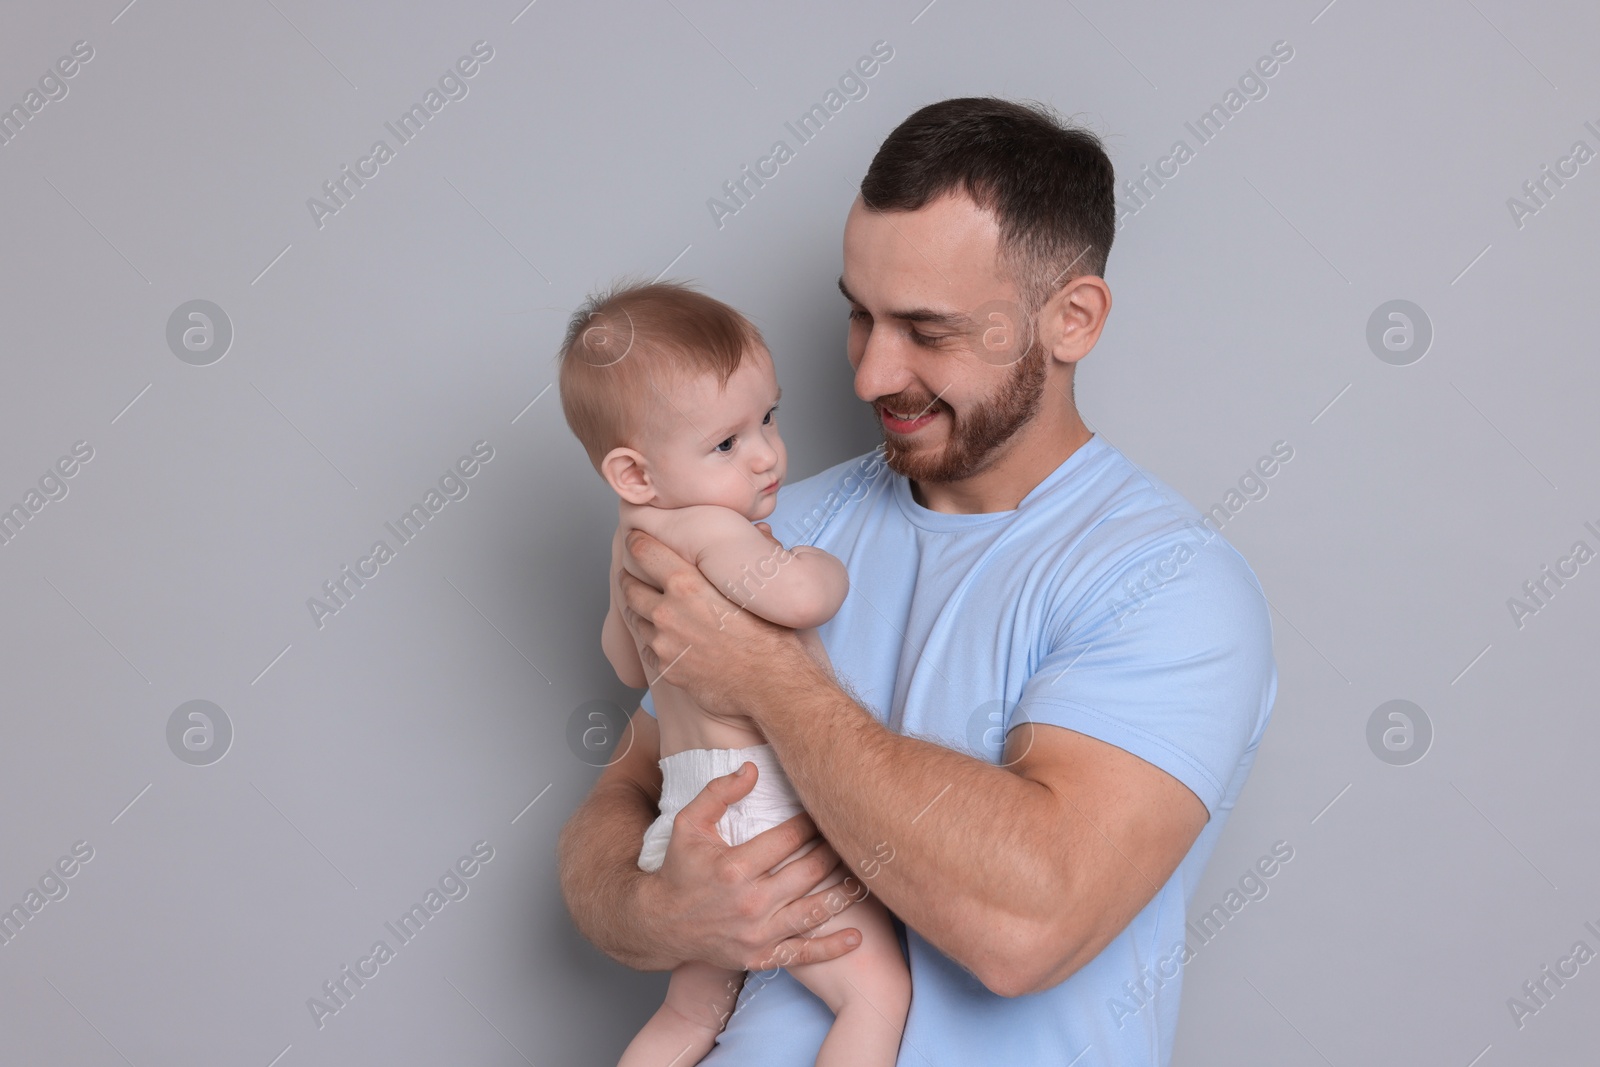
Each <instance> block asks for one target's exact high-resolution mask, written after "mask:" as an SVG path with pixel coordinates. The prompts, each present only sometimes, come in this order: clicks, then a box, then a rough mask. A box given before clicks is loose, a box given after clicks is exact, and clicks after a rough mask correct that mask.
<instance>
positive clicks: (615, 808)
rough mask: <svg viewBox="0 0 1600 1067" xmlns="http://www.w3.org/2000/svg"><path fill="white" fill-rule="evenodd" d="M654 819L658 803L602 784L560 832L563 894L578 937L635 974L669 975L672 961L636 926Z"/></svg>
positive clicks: (627, 788)
mask: <svg viewBox="0 0 1600 1067" xmlns="http://www.w3.org/2000/svg"><path fill="white" fill-rule="evenodd" d="M655 817H656V806H655V803H654V801H652V800H651V799H650V798H649V797H647V796H645V795H644V793H642V792H641V791H640V790H639V789H638V788H637V787H636V786H633V785H631V784H628V783H625V782H613V783H603V784H601V785H599V786H597V787H596V788H595V790H594V791H593V792H592V793H590V794H589V797H588V799H586V800H585V801H584V802H583V806H582V807H580V808H579V809H578V810H577V811H576V812H574V813H573V816H572V818H571V819H569V820H568V821H567V825H566V826H565V827H564V828H563V829H562V831H561V841H560V845H559V853H560V860H559V866H560V875H561V893H562V896H564V897H565V898H566V902H567V910H568V911H569V912H571V913H572V921H573V924H574V925H576V926H577V928H578V932H579V933H581V934H582V935H583V936H584V937H586V938H588V939H589V940H590V941H591V942H592V943H593V944H594V945H595V947H596V948H598V949H600V951H602V952H604V953H605V954H606V955H608V956H610V957H611V958H612V959H614V960H616V961H617V962H618V963H621V964H624V965H625V966H628V967H632V968H633V969H634V970H636V971H666V970H671V969H672V968H673V967H675V966H676V965H677V964H678V963H679V962H681V961H679V960H674V959H671V958H670V957H669V956H668V955H667V954H666V953H665V952H664V950H663V948H662V946H660V945H659V944H657V943H656V942H655V941H654V939H653V938H651V936H650V934H649V932H648V931H647V930H645V929H644V927H643V926H642V925H641V924H640V923H639V922H638V920H637V917H638V916H639V915H641V914H642V912H641V910H640V909H639V908H638V907H636V900H637V898H638V894H639V891H640V889H641V887H642V886H643V884H644V880H645V879H647V878H648V877H649V875H647V874H645V872H644V871H642V870H640V869H639V843H640V841H641V839H642V838H643V836H644V832H645V829H646V828H647V827H648V826H649V825H650V823H651V821H652V820H654V819H655Z"/></svg>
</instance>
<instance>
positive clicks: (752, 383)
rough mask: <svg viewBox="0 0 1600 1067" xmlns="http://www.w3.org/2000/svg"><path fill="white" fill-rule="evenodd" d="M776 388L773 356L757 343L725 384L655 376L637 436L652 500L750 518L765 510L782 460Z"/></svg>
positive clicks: (706, 378)
mask: <svg viewBox="0 0 1600 1067" xmlns="http://www.w3.org/2000/svg"><path fill="white" fill-rule="evenodd" d="M779 392H780V390H779V388H778V377H777V373H776V371H775V370H774V368H773V365H772V357H771V356H770V355H768V354H767V350H766V349H765V348H762V347H760V346H757V347H755V348H753V349H750V350H748V351H746V352H745V355H744V359H743V360H742V361H740V363H739V369H738V370H736V371H734V372H733V374H732V375H730V376H729V378H728V384H727V387H726V388H724V389H718V387H717V380H716V378H715V376H713V375H710V374H702V375H699V376H698V377H695V378H693V379H690V380H688V381H683V382H662V383H661V389H660V391H658V392H656V393H654V394H653V395H652V397H651V405H652V414H651V421H650V425H649V426H648V427H647V429H646V431H645V437H644V439H645V447H644V449H643V451H644V453H645V456H646V464H647V468H648V471H649V474H650V478H651V484H652V486H653V487H654V489H655V491H656V498H655V499H654V500H653V501H651V503H652V504H653V505H654V506H656V507H661V508H682V507H688V506H690V505H692V504H719V505H721V506H722V507H725V508H732V509H733V510H735V511H737V512H739V513H740V514H741V515H744V516H745V517H746V518H748V519H750V520H751V521H752V522H755V521H759V520H761V519H765V518H766V517H767V516H769V515H771V514H772V509H773V508H774V507H776V506H777V502H778V486H779V484H781V483H782V481H783V478H784V474H785V471H786V470H787V467H788V453H787V452H786V451H785V450H784V447H783V438H782V437H780V436H779V435H778V412H777V407H778V394H779Z"/></svg>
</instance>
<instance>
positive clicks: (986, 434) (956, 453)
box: [874, 341, 1048, 483]
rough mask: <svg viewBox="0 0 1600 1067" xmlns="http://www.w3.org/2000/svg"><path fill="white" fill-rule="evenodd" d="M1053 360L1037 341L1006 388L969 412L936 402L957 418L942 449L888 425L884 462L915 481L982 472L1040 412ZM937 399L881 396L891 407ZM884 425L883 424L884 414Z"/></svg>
mask: <svg viewBox="0 0 1600 1067" xmlns="http://www.w3.org/2000/svg"><path fill="white" fill-rule="evenodd" d="M1047 362H1048V358H1047V355H1046V353H1045V349H1044V345H1042V344H1040V343H1039V342H1037V341H1035V342H1034V344H1033V345H1032V346H1031V347H1030V348H1029V349H1028V352H1027V354H1026V355H1024V356H1023V357H1022V359H1020V360H1018V361H1017V369H1016V372H1015V373H1014V374H1012V375H1011V377H1010V378H1009V379H1007V380H1006V384H1005V385H1004V386H1002V387H1001V389H1000V392H999V393H998V394H996V395H995V396H993V397H991V398H990V399H988V400H986V401H984V402H983V403H982V404H980V405H979V406H978V407H976V408H973V409H972V410H971V411H969V412H967V413H966V414H965V415H960V416H957V415H956V413H955V412H954V411H953V410H952V409H951V408H950V407H949V405H947V404H944V403H943V401H937V400H935V401H933V403H934V404H935V405H936V406H938V407H942V408H944V411H945V413H946V414H947V415H948V416H950V420H951V421H950V433H949V436H948V437H947V438H946V440H945V444H944V447H943V448H942V449H941V450H939V451H938V452H933V451H932V450H931V449H929V448H927V447H922V448H916V447H908V446H906V445H904V444H900V443H898V442H897V440H896V438H895V436H893V435H892V434H890V433H889V432H888V431H887V429H885V432H884V462H885V463H886V464H887V465H888V467H889V469H890V470H892V471H894V472H895V473H896V474H899V475H902V476H903V477H906V478H909V479H911V480H912V481H914V482H935V483H937V482H954V481H960V480H961V479H963V478H969V477H971V476H972V475H974V474H977V473H978V472H979V471H981V470H983V468H985V467H987V466H988V465H989V464H990V463H992V462H994V460H995V459H996V458H997V457H996V453H997V452H998V451H999V450H1000V448H1001V446H1003V445H1004V444H1005V443H1006V442H1007V441H1009V440H1010V439H1011V438H1012V436H1014V435H1015V434H1016V432H1017V431H1018V430H1020V429H1022V427H1023V426H1025V425H1027V423H1028V422H1029V420H1031V419H1032V418H1033V416H1034V415H1035V414H1036V413H1037V412H1038V410H1039V400H1040V398H1041V397H1042V396H1044V389H1045V372H1046V369H1047V368H1046V364H1047ZM931 399H932V398H928V397H924V398H922V399H920V400H919V399H915V398H912V399H911V400H910V402H907V400H906V397H905V394H903V393H895V394H894V395H893V396H887V397H881V398H879V400H878V401H877V405H878V406H882V407H886V408H888V409H889V410H890V411H925V410H927V409H928V407H929V401H930V400H931ZM874 414H876V412H874ZM878 424H879V425H880V426H882V425H883V420H882V418H881V416H880V417H879V422H878Z"/></svg>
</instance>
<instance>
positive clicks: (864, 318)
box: [850, 308, 872, 322]
mask: <svg viewBox="0 0 1600 1067" xmlns="http://www.w3.org/2000/svg"><path fill="white" fill-rule="evenodd" d="M850 321H851V322H871V321H872V316H871V315H868V314H867V313H866V312H865V311H862V310H861V309H860V308H851V309H850Z"/></svg>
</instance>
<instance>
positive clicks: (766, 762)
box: [639, 745, 809, 871]
mask: <svg viewBox="0 0 1600 1067" xmlns="http://www.w3.org/2000/svg"><path fill="white" fill-rule="evenodd" d="M746 761H748V762H750V763H754V764H755V765H756V770H757V771H758V772H759V773H758V774H757V776H756V784H755V788H754V789H752V790H750V792H749V794H748V795H746V796H745V797H744V799H742V800H738V801H735V802H734V803H733V804H731V805H729V807H728V810H727V812H726V813H725V814H724V815H723V816H722V818H721V820H720V821H718V823H717V832H718V833H720V834H721V835H722V839H723V840H724V841H726V842H727V843H728V844H730V845H742V844H744V843H745V842H746V841H748V840H750V839H751V838H752V837H754V836H756V835H757V834H759V833H760V832H761V831H763V830H770V829H771V828H772V827H774V826H776V825H778V824H779V823H781V822H783V821H784V820H785V819H788V818H792V817H793V816H795V815H798V814H800V813H801V812H802V811H804V810H805V806H804V805H802V804H801V803H800V797H799V796H798V795H797V794H796V793H795V791H794V786H793V785H792V784H790V782H789V776H788V775H786V774H784V773H783V768H782V767H780V766H778V758H777V756H776V755H774V754H773V751H772V746H771V745H752V746H750V747H749V748H691V749H686V750H685V751H683V752H674V753H673V754H672V755H670V756H667V757H666V758H665V759H663V760H662V761H661V779H662V781H661V815H660V816H659V817H658V818H657V819H656V821H655V822H653V823H651V824H650V828H649V829H648V830H646V831H645V832H644V847H643V848H641V849H640V850H639V867H640V869H642V870H646V871H654V870H659V869H660V867H661V864H662V862H663V861H664V860H665V859H666V858H667V842H668V841H670V840H671V839H672V820H673V817H674V816H676V815H677V814H678V812H679V811H681V810H682V809H683V807H684V805H686V804H688V803H689V801H691V800H693V799H694V798H695V797H696V796H697V795H698V794H699V792H700V790H702V789H704V788H705V786H706V783H707V782H709V781H711V779H713V778H720V777H722V776H723V775H725V774H732V773H733V772H734V771H736V770H738V769H739V766H740V765H741V764H743V763H745V762H746ZM806 851H809V848H808V849H806Z"/></svg>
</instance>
